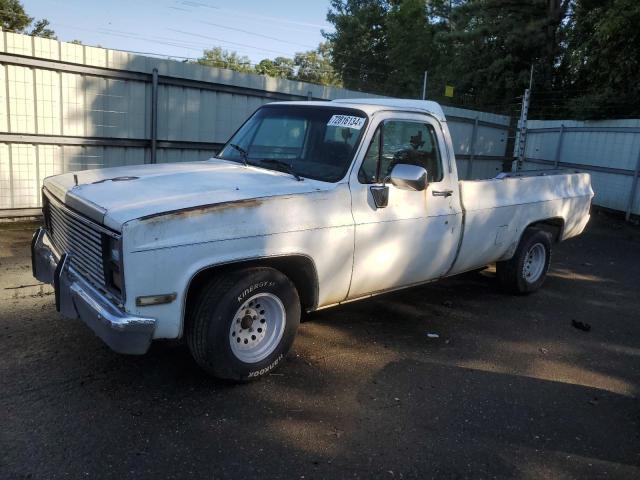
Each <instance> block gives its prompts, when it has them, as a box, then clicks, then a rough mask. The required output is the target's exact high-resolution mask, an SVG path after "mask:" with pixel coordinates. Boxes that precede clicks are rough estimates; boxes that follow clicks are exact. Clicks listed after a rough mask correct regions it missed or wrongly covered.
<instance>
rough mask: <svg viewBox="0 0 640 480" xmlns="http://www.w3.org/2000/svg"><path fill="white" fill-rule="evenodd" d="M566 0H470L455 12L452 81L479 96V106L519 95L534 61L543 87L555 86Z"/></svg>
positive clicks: (450, 39) (448, 36) (450, 37)
mask: <svg viewBox="0 0 640 480" xmlns="http://www.w3.org/2000/svg"><path fill="white" fill-rule="evenodd" d="M568 1H569V0H565V1H563V2H560V0H529V1H527V2H513V1H512V0H469V1H467V2H465V3H463V4H461V5H460V6H458V7H457V8H456V9H454V11H453V14H452V29H451V30H450V31H449V32H447V33H445V34H443V35H442V36H441V37H440V39H441V40H442V41H444V42H445V43H448V45H449V51H450V52H451V55H450V62H449V64H448V66H446V67H445V68H446V70H447V76H448V78H449V80H450V82H451V83H452V84H453V85H455V86H456V87H457V89H458V90H460V91H463V92H468V93H470V94H472V95H473V96H474V97H475V101H476V103H477V105H478V106H496V105H500V104H504V103H508V102H510V101H513V99H514V97H516V96H518V95H520V94H522V91H523V90H524V89H525V88H526V87H527V86H528V84H529V76H530V71H531V66H532V65H534V69H535V83H536V86H537V87H539V88H543V89H546V90H549V89H551V88H553V85H554V82H555V78H554V73H555V65H556V63H557V60H558V58H559V46H560V44H559V41H558V33H559V31H560V29H561V24H562V21H563V19H564V18H565V17H564V16H565V14H566V8H567V7H568Z"/></svg>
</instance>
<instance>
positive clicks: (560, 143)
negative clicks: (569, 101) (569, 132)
mask: <svg viewBox="0 0 640 480" xmlns="http://www.w3.org/2000/svg"><path fill="white" fill-rule="evenodd" d="M563 135H564V123H563V124H561V125H560V136H559V137H558V144H557V145H556V158H555V160H554V168H558V166H559V165H560V153H561V152H562V137H563Z"/></svg>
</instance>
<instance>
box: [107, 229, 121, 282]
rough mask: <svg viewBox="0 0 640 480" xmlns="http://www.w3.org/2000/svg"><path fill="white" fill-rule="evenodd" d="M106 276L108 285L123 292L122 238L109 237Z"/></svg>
mask: <svg viewBox="0 0 640 480" xmlns="http://www.w3.org/2000/svg"><path fill="white" fill-rule="evenodd" d="M105 250H106V251H105V256H104V258H105V266H104V272H105V278H106V280H107V285H108V286H109V287H111V288H112V289H114V290H116V291H117V292H118V293H122V254H121V251H122V248H121V242H120V239H117V238H113V237H109V236H108V237H107V238H106V249H105Z"/></svg>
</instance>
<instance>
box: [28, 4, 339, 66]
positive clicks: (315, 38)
mask: <svg viewBox="0 0 640 480" xmlns="http://www.w3.org/2000/svg"><path fill="white" fill-rule="evenodd" d="M22 3H23V5H24V7H25V10H26V12H27V14H28V15H30V16H32V17H35V18H37V19H40V18H46V19H48V20H49V22H51V27H52V28H53V30H54V31H55V32H56V35H57V37H58V39H59V40H63V41H71V40H80V41H82V43H84V44H85V45H99V46H101V47H105V48H113V49H119V50H127V51H133V52H140V53H156V54H159V55H162V56H166V57H175V58H197V57H199V56H201V54H202V51H203V50H204V49H205V48H211V47H214V46H220V47H223V48H224V49H227V50H234V51H236V52H238V54H240V55H246V56H247V57H249V59H250V60H251V62H252V63H258V62H259V61H260V60H262V59H263V58H275V57H277V56H288V57H293V55H294V54H295V53H296V52H300V51H305V50H312V49H314V48H316V47H317V46H318V44H319V43H320V42H322V41H323V37H322V34H321V31H322V30H323V29H324V30H325V31H332V28H331V25H330V24H328V23H327V21H326V14H327V10H328V8H329V0H270V1H269V0H262V1H260V0H236V1H234V2H230V1H223V0H129V1H125V0H101V1H99V0H22Z"/></svg>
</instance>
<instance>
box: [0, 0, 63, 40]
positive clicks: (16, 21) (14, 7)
mask: <svg viewBox="0 0 640 480" xmlns="http://www.w3.org/2000/svg"><path fill="white" fill-rule="evenodd" d="M0 26H1V27H2V29H3V30H8V31H10V32H15V33H23V34H27V35H33V36H35V37H44V38H56V36H55V32H54V31H53V30H52V29H50V28H49V21H48V20H47V19H44V18H43V19H41V20H35V21H34V18H33V17H30V16H29V15H27V13H26V12H25V10H24V7H23V6H22V3H20V2H19V1H18V0H0ZM30 27H31V28H30Z"/></svg>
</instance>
